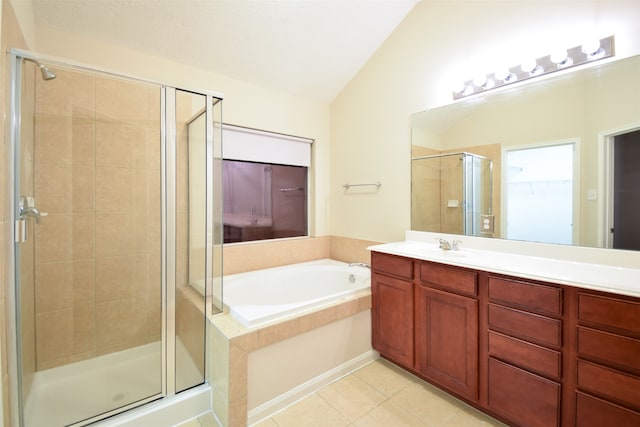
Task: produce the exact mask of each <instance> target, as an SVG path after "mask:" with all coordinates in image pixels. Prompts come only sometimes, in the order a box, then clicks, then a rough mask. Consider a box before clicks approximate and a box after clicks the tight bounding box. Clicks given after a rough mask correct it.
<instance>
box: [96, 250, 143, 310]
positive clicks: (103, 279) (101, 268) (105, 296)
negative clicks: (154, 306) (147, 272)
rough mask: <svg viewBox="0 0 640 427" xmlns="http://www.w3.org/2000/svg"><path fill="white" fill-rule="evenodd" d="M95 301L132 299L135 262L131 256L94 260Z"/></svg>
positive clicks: (134, 284)
mask: <svg viewBox="0 0 640 427" xmlns="http://www.w3.org/2000/svg"><path fill="white" fill-rule="evenodd" d="M95 262H96V301H97V302H104V301H111V300H116V299H123V298H128V297H132V296H133V295H135V293H136V292H135V291H136V288H135V287H136V283H135V277H136V262H135V258H134V257H133V256H119V257H98V258H96V261H95Z"/></svg>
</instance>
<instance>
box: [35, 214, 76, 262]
mask: <svg viewBox="0 0 640 427" xmlns="http://www.w3.org/2000/svg"><path fill="white" fill-rule="evenodd" d="M33 228H34V227H32V228H31V230H33ZM35 242H36V243H35V250H36V257H37V259H38V262H53V261H71V259H72V253H73V252H72V251H73V216H72V215H70V214H49V216H47V217H46V218H43V219H42V220H41V221H40V224H38V225H36V226H35Z"/></svg>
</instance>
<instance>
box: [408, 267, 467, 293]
mask: <svg viewBox="0 0 640 427" xmlns="http://www.w3.org/2000/svg"><path fill="white" fill-rule="evenodd" d="M420 280H422V281H423V282H428V283H431V284H434V285H437V286H438V287H440V288H443V289H448V290H451V291H454V292H459V293H462V294H467V295H472V296H476V295H478V274H477V273H475V272H473V271H468V270H463V269H460V268H451V267H445V266H442V265H439V264H433V263H430V262H423V263H421V264H420Z"/></svg>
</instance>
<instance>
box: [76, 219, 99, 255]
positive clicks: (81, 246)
mask: <svg viewBox="0 0 640 427" xmlns="http://www.w3.org/2000/svg"><path fill="white" fill-rule="evenodd" d="M72 221H73V226H72V229H73V244H72V254H73V259H76V260H77V259H88V258H93V256H94V254H95V235H96V217H95V215H94V214H93V213H77V214H73V216H72Z"/></svg>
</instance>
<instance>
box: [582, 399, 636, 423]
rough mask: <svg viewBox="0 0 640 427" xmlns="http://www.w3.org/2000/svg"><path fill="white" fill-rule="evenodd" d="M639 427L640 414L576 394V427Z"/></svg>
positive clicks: (604, 401)
mask: <svg viewBox="0 0 640 427" xmlns="http://www.w3.org/2000/svg"><path fill="white" fill-rule="evenodd" d="M602 426H616V427H638V426H640V413H638V412H636V411H632V410H630V409H627V408H623V407H622V406H618V405H615V404H613V403H611V402H607V401H606V400H602V399H598V398H597V397H594V396H590V395H588V394H585V393H581V392H579V391H577V392H576V427H602Z"/></svg>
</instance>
